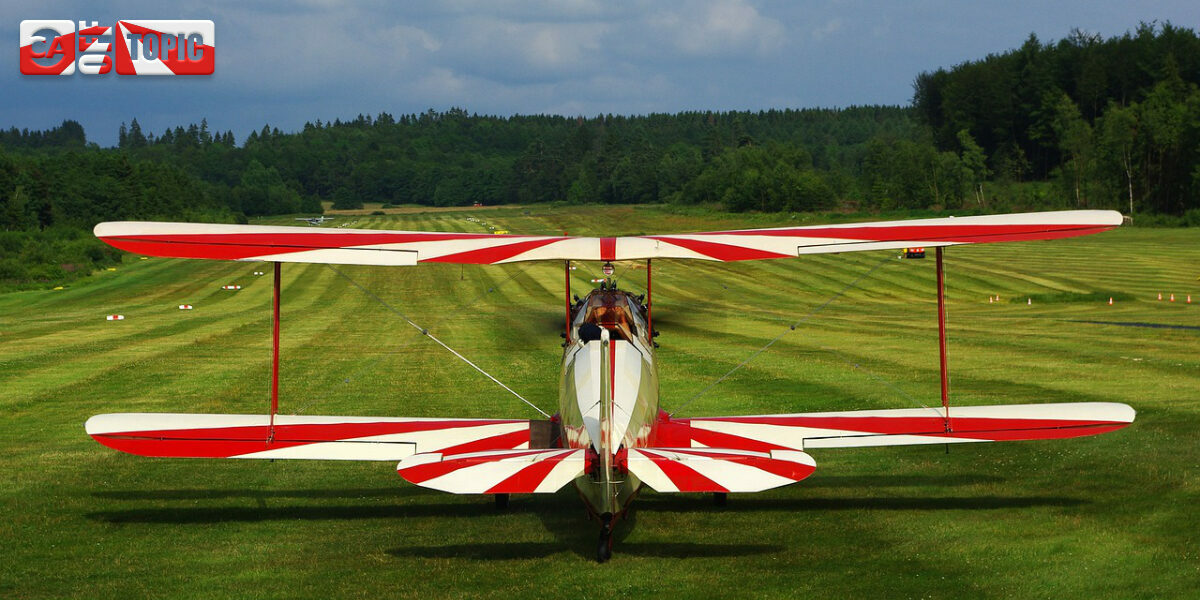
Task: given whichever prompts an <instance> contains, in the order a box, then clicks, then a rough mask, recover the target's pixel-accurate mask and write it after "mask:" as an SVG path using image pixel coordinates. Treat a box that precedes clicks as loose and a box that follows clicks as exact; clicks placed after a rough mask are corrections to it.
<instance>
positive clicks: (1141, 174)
mask: <svg viewBox="0 0 1200 600" xmlns="http://www.w3.org/2000/svg"><path fill="white" fill-rule="evenodd" d="M1198 84H1200V38H1198V37H1197V35H1196V33H1195V32H1193V31H1192V30H1190V29H1184V28H1179V27H1175V26H1172V25H1170V24H1164V25H1161V26H1158V25H1145V24H1143V25H1142V26H1140V27H1138V28H1137V29H1136V30H1135V31H1133V32H1130V33H1126V34H1125V35H1123V36H1120V37H1115V38H1110V39H1103V38H1100V37H1099V36H1095V35H1090V34H1085V33H1082V32H1078V31H1076V32H1073V33H1072V34H1071V35H1069V36H1068V37H1067V38H1065V39H1063V40H1060V41H1058V42H1056V43H1053V44H1043V43H1042V42H1041V41H1039V40H1038V39H1037V38H1036V37H1034V36H1030V37H1029V38H1028V39H1027V40H1026V41H1025V42H1024V44H1022V45H1021V46H1020V47H1019V48H1017V49H1015V50H1011V51H1009V52H1005V53H1002V54H993V55H989V56H987V57H986V58H984V59H982V60H978V61H972V62H968V63H964V64H961V65H958V66H955V67H953V68H950V69H938V70H936V71H932V72H927V73H921V74H920V75H918V76H917V78H916V81H915V83H914V96H913V104H912V107H908V108H904V107H887V106H862V107H849V108H844V109H837V110H833V109H805V110H769V111H760V112H724V113H720V112H684V113H679V114H673V115H669V114H650V115H645V116H636V117H625V116H614V115H597V116H594V117H573V118H569V117H563V116H553V115H529V116H513V117H494V116H479V115H472V114H469V113H467V112H466V111H464V110H462V109H457V108H455V109H450V110H448V111H446V112H436V111H433V110H429V111H426V112H424V113H420V114H409V115H400V116H398V117H397V116H393V115H391V114H388V113H381V114H379V115H377V116H375V117H370V116H364V115H359V116H358V117H356V118H355V119H353V120H350V121H342V120H340V119H335V120H334V121H332V122H322V121H320V120H317V121H315V122H313V123H307V124H305V126H304V127H303V129H302V130H301V131H299V132H296V133H283V132H281V131H280V130H279V129H277V128H274V127H270V126H263V128H262V129H261V130H258V131H254V132H251V133H250V135H249V136H247V138H246V139H245V141H244V142H243V143H242V145H241V146H240V147H239V146H238V145H237V143H236V142H235V140H234V136H233V133H232V132H228V131H226V132H223V133H222V132H214V131H210V130H209V127H208V123H207V121H203V120H202V121H201V122H200V123H199V124H191V125H188V126H186V127H184V126H178V127H174V128H172V129H168V130H166V131H163V132H162V133H161V134H159V135H157V136H156V135H155V133H154V132H151V131H147V130H145V129H144V128H143V127H142V126H141V124H140V123H139V122H138V121H137V120H136V119H132V120H131V121H130V122H129V124H128V125H125V124H122V125H121V128H120V130H119V131H118V144H117V147H116V148H100V147H98V146H96V145H95V144H89V143H88V142H87V139H86V136H85V135H84V131H83V127H82V126H80V124H79V123H76V122H74V121H64V122H63V123H62V125H60V126H59V127H55V128H53V129H50V130H47V131H28V130H17V129H15V128H12V129H9V130H7V131H3V130H0V231H7V232H13V233H11V234H10V235H8V237H5V238H3V239H0V242H2V245H3V249H4V250H5V256H4V257H3V258H4V260H5V263H4V264H5V266H4V267H3V268H0V280H4V279H6V278H7V279H13V278H14V277H16V276H14V275H13V273H16V272H18V271H20V269H21V267H20V264H23V263H21V262H12V261H13V260H14V259H13V256H18V255H19V256H21V257H24V258H22V259H21V260H25V261H28V260H34V261H40V263H38V264H49V263H53V262H55V261H57V262H58V264H59V265H86V264H89V263H88V261H89V260H92V263H90V264H93V265H98V264H101V263H100V262H95V261H101V262H102V261H105V260H110V258H111V257H110V255H108V254H105V253H103V252H100V251H99V250H96V249H95V247H94V246H88V244H89V243H90V242H88V241H87V240H88V236H86V235H77V234H75V233H72V234H70V235H67V234H62V235H58V234H48V233H46V232H55V231H60V232H61V231H67V230H70V231H73V232H81V231H86V230H87V229H88V228H90V227H91V225H92V224H94V223H96V222H98V221H101V220H110V219H174V220H192V221H206V220H207V221H234V220H245V219H246V218H247V217H248V216H260V215H272V214H284V213H297V212H299V213H319V212H321V210H322V208H321V201H323V200H324V201H331V202H332V203H333V206H334V207H335V208H340V209H344V208H360V207H362V206H363V203H365V202H379V203H391V204H423V205H431V206H465V205H471V204H474V203H482V204H500V203H539V202H555V201H565V202H570V203H656V202H660V203H673V204H711V205H719V206H723V207H724V208H726V209H728V210H734V211H780V210H787V211H810V210H827V209H851V210H905V209H930V208H932V209H950V210H959V211H961V210H979V211H999V210H1024V209H1054V208H1070V207H1078V208H1085V207H1087V208H1116V209H1123V210H1126V211H1128V212H1129V213H1134V212H1135V211H1136V212H1137V213H1138V214H1139V215H1142V214H1145V213H1158V214H1165V215H1175V216H1180V215H1183V216H1184V217H1185V218H1184V221H1185V222H1197V223H1200V200H1198V198H1200V88H1198ZM1188 211H1191V212H1188ZM64 228H65V229H64ZM21 232H26V233H28V235H24V234H22V233H21ZM35 232H39V233H35ZM23 235H24V237H22V236H23ZM60 238H61V239H64V240H70V243H66V242H63V243H57V242H56V243H54V244H51V243H50V240H52V239H60ZM31 244H32V245H31ZM81 248H84V249H87V248H92V249H91V250H87V251H84V250H81ZM89 257H90V258H89ZM93 259H94V260H93ZM31 264H32V263H31ZM14 265H15V266H14ZM31 268H32V267H31ZM47 268H49V267H47ZM72 268H74V267H72ZM39 269H40V270H39ZM63 269H66V267H63ZM34 270H35V271H37V272H38V273H40V274H43V275H44V272H49V271H45V269H43V268H42V267H36V268H34ZM50 270H51V271H52V270H53V269H50ZM40 276H41V275H39V277H40ZM16 278H17V279H20V277H16Z"/></svg>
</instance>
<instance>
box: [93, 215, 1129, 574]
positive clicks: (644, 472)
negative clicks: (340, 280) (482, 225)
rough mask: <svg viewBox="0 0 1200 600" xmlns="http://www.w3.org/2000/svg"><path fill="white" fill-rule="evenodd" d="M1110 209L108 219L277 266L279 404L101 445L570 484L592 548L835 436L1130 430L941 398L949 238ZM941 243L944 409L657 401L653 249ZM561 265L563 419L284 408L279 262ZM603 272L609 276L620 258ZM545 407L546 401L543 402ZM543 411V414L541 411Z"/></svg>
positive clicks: (759, 479) (142, 234)
mask: <svg viewBox="0 0 1200 600" xmlns="http://www.w3.org/2000/svg"><path fill="white" fill-rule="evenodd" d="M1121 222H1122V217H1121V215H1120V213H1117V212H1113V211H1063V212H1042V213H1026V214H1008V215H994V216H979V217H960V218H939V219H924V220H910V221H896V222H881V223H860V224H849V225H825V226H812V227H785V228H777V229H747V230H736V231H719V232H708V233H694V234H680V235H675V234H672V235H640V236H630V237H566V236H562V237H560V236H523V235H493V234H468V233H433V232H412V231H371V230H347V229H337V230H326V229H310V228H298V227H272V226H252V225H210V224H192V223H150V222H114V223H101V224H99V225H97V226H96V228H95V234H96V236H97V237H99V238H100V239H101V240H104V241H105V242H107V243H108V244H111V245H112V246H115V247H117V248H121V249H123V250H128V251H130V252H136V253H139V254H146V255H151V256H163V257H176V258H199V259H220V260H239V261H270V262H273V263H275V296H274V315H275V321H274V324H275V329H274V353H275V354H274V361H273V371H272V391H271V404H270V410H269V411H268V412H267V413H265V414H257V415H241V414H236V415H225V414H159V413H124V414H105V415H98V416H95V417H92V418H91V419H89V420H88V422H87V426H86V427H87V432H88V434H89V435H91V436H92V437H93V438H95V439H96V440H97V441H99V442H100V443H101V444H104V445H106V446H109V447H111V448H115V449H117V450H120V451H122V452H128V453H131V454H138V455H142V456H159V457H202V458H265V459H287V458H294V459H329V460H371V461H397V462H398V471H399V473H400V476H401V477H403V478H404V479H406V480H407V481H409V482H411V483H413V484H416V485H419V486H423V487H427V488H432V489H435V490H441V491H445V492H451V493H456V494H494V495H496V499H497V503H498V504H500V503H504V502H506V501H507V498H508V496H507V495H508V494H529V493H553V492H555V491H557V490H559V489H560V488H562V487H563V486H566V485H568V484H571V483H574V485H575V486H576V488H578V490H579V492H580V495H581V497H582V498H583V499H584V501H585V502H586V504H587V506H588V508H589V510H590V511H591V512H592V514H594V515H595V516H596V518H597V519H598V520H599V521H600V523H601V532H600V540H599V545H598V549H597V559H598V560H600V561H604V560H607V559H608V558H609V556H610V555H611V548H612V527H613V524H614V523H615V522H616V521H617V520H618V519H620V518H621V516H622V515H623V514H624V513H625V510H626V509H627V507H628V506H629V503H630V501H631V500H632V499H633V498H634V496H635V495H636V494H637V492H638V490H639V489H640V488H641V487H642V486H643V485H646V486H649V487H650V488H652V489H654V490H655V491H657V492H709V493H713V494H716V495H717V496H716V497H717V498H718V499H719V500H723V499H724V494H727V493H729V492H757V491H761V490H767V489H771V488H775V487H779V486H783V485H787V484H790V483H794V482H797V481H800V480H801V479H804V478H805V477H808V476H809V475H810V474H812V473H813V470H814V469H815V468H816V461H815V460H814V459H813V457H812V456H811V455H810V454H809V452H810V451H813V450H822V449H826V448H852V447H863V446H895V445H908V444H951V443H962V442H991V441H1009V440H1042V439H1057V438H1072V437H1079V436H1085V435H1094V434H1098V433H1105V432H1108V431H1113V430H1116V429H1120V428H1122V427H1125V426H1126V425H1128V424H1129V423H1131V422H1132V421H1133V419H1134V411H1133V409H1132V408H1130V407H1129V406H1127V405H1125V404H1117V403H1098V402H1086V403H1059V404H1019V405H1003V406H967V407H959V406H956V407H954V408H953V410H951V409H950V406H949V404H948V403H947V400H946V363H945V321H944V314H945V313H944V300H943V298H944V296H943V283H942V282H943V279H942V249H943V247H945V246H953V245H959V244H978V243H989V242H1016V241H1026V240H1046V239H1054V238H1066V237H1073V236H1079V235H1086V234H1091V233H1097V232H1101V231H1106V230H1109V229H1112V228H1114V227H1116V226H1118V225H1120V224H1121ZM909 247H924V248H936V251H937V260H938V262H937V268H938V306H939V333H940V335H939V339H940V341H941V343H942V346H941V350H942V352H941V355H942V365H941V366H942V401H943V404H942V410H936V409H934V410H931V409H925V408H913V409H894V410H863V411H846V412H823V413H800V414H777V415H750V416H727V417H702V418H675V417H672V416H671V415H669V414H667V413H665V412H664V411H662V410H660V409H659V386H658V371H657V365H656V364H655V357H654V346H655V344H654V341H653V340H654V336H655V335H656V332H655V331H654V329H653V314H652V288H651V283H652V282H651V270H650V267H651V261H652V260H653V259H657V258H670V259H697V260H709V261H742V260H756V259H768V258H795V257H798V256H801V255H804V254H817V253H836V252H852V251H860V250H882V249H899V248H909ZM532 260H550V261H560V262H564V263H565V267H566V302H565V306H566V310H565V313H566V314H565V318H564V323H563V328H564V334H565V337H566V343H565V344H564V348H563V354H562V371H561V378H560V387H559V406H558V412H557V414H555V415H553V416H551V417H550V418H548V419H533V420H529V419H454V418H444V419H441V418H403V417H400V418H385V417H334V416H297V415H290V416H289V415H281V414H277V410H278V368H279V366H278V356H279V273H280V264H281V263H285V262H300V263H328V264H345V265H393V266H411V265H418V264H420V263H426V262H441V263H461V264H475V265H494V264H502V263H510V262H516V261H532ZM632 260H638V261H641V260H644V261H646V292H647V293H646V294H645V296H644V297H643V296H635V295H633V294H632V293H630V292H628V291H624V290H619V289H617V287H616V285H615V284H613V283H611V280H610V281H603V282H601V284H600V285H599V286H598V287H597V288H596V289H593V290H591V291H590V293H589V294H587V296H586V297H585V298H583V299H580V300H577V301H575V302H572V300H571V293H570V269H571V267H570V262H571V261H600V262H603V263H605V264H606V266H607V265H609V264H610V263H611V262H612V261H632ZM608 272H610V273H611V270H609V271H608ZM535 408H536V407H535ZM543 414H545V413H543Z"/></svg>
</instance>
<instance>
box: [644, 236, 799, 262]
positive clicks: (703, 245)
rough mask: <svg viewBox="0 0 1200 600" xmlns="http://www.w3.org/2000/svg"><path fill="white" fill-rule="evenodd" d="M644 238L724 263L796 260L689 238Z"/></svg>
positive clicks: (790, 255) (789, 255)
mask: <svg viewBox="0 0 1200 600" xmlns="http://www.w3.org/2000/svg"><path fill="white" fill-rule="evenodd" d="M646 237H647V238H649V239H652V240H657V241H660V242H666V243H668V244H674V245H676V246H679V247H680V248H686V249H688V250H691V251H692V252H696V253H698V254H702V255H704V256H707V257H709V258H714V259H716V260H721V261H725V262H729V261H735V260H757V259H763V258H796V255H794V254H780V253H778V252H769V251H767V250H758V249H755V248H746V247H744V246H734V245H730V244H721V243H718V242H709V241H704V240H694V239H690V238H678V237H671V236H657V235H651V236H646Z"/></svg>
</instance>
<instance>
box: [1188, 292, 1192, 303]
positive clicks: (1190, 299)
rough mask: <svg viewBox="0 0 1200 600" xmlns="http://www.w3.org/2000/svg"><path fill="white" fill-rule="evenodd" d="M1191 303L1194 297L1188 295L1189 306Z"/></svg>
mask: <svg viewBox="0 0 1200 600" xmlns="http://www.w3.org/2000/svg"><path fill="white" fill-rule="evenodd" d="M1191 303H1192V295H1191V294H1188V304H1191Z"/></svg>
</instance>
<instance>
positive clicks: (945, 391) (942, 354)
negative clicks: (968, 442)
mask: <svg viewBox="0 0 1200 600" xmlns="http://www.w3.org/2000/svg"><path fill="white" fill-rule="evenodd" d="M937 302H938V356H939V358H940V359H941V364H942V411H943V414H944V415H945V416H944V417H943V423H942V424H943V425H944V426H945V427H946V433H950V431H951V430H950V376H949V375H948V374H947V371H946V278H945V275H944V274H943V273H942V247H941V246H938V247H937Z"/></svg>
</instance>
